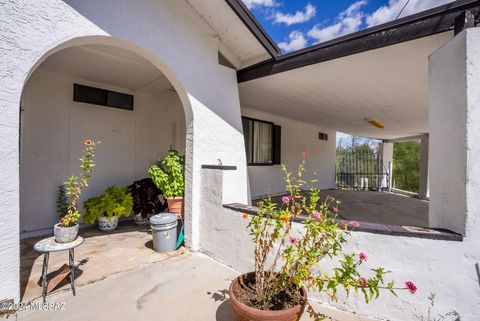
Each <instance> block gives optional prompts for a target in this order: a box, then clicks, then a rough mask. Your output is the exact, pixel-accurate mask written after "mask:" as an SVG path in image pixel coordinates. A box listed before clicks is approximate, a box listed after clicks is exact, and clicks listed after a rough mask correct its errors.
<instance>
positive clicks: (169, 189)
mask: <svg viewBox="0 0 480 321" xmlns="http://www.w3.org/2000/svg"><path fill="white" fill-rule="evenodd" d="M184 165H185V159H184V156H182V155H180V154H179V153H178V151H176V150H173V149H171V150H170V151H169V152H168V154H167V156H165V158H164V159H163V160H162V161H161V162H160V163H159V164H158V165H152V166H150V168H149V169H148V173H149V174H150V176H151V177H152V180H153V182H154V183H155V185H156V186H157V187H158V188H159V189H160V190H161V191H162V192H163V196H164V197H165V198H166V199H167V204H168V210H169V212H171V213H174V214H177V215H179V216H182V215H183V194H184V189H185V182H184Z"/></svg>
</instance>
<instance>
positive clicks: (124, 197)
mask: <svg viewBox="0 0 480 321" xmlns="http://www.w3.org/2000/svg"><path fill="white" fill-rule="evenodd" d="M83 207H84V209H85V214H84V216H83V220H84V221H85V223H89V224H93V223H94V222H95V220H96V219H97V218H99V217H102V216H105V217H108V218H111V217H112V216H117V217H121V216H129V215H130V214H131V213H132V207H133V198H132V195H131V194H130V191H129V190H128V188H118V187H115V185H114V186H110V187H109V188H107V189H106V190H105V192H104V193H103V194H102V195H100V196H97V197H92V198H89V199H88V200H86V201H85V202H84V203H83Z"/></svg>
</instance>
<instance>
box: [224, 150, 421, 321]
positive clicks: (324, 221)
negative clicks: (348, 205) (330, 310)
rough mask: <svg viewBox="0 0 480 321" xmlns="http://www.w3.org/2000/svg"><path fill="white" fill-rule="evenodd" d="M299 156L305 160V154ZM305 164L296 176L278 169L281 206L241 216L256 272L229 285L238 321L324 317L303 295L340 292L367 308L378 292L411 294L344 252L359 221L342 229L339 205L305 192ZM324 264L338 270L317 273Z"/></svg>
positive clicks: (266, 203)
mask: <svg viewBox="0 0 480 321" xmlns="http://www.w3.org/2000/svg"><path fill="white" fill-rule="evenodd" d="M303 156H304V158H307V157H308V153H303ZM305 165H306V162H305V160H303V161H302V162H301V164H300V165H299V168H298V170H297V172H296V175H293V174H292V173H291V172H288V171H287V169H286V168H285V166H284V165H282V170H283V173H284V180H285V183H286V190H287V191H288V195H286V196H284V197H282V204H279V205H277V204H276V203H275V202H273V201H272V199H271V198H268V199H265V200H263V201H261V202H260V203H259V209H258V212H257V215H247V214H244V218H248V217H250V220H249V223H248V229H249V232H250V235H251V236H252V239H253V242H254V245H255V249H254V257H255V264H254V268H255V270H254V271H253V272H250V273H247V274H244V275H241V276H239V277H238V278H236V279H235V280H234V281H233V282H232V283H231V285H230V288H229V295H230V299H231V304H232V308H233V310H234V312H235V314H236V315H237V317H238V319H239V320H252V321H257V320H258V321H260V320H276V321H282V320H291V321H293V320H299V319H300V317H301V316H302V314H303V313H304V311H305V310H306V311H307V312H308V313H309V315H310V316H311V317H312V319H314V320H324V319H326V318H328V317H327V316H326V315H322V314H319V313H316V312H315V310H314V309H313V307H312V306H311V305H310V304H309V303H308V300H307V290H309V291H320V292H324V293H326V294H327V295H328V296H330V297H331V298H334V299H336V298H337V291H338V289H340V288H341V289H343V290H344V291H345V292H346V293H347V295H348V294H349V293H351V292H353V293H355V294H357V293H361V294H363V296H364V298H365V301H366V302H367V303H368V302H370V301H371V300H372V299H375V298H378V296H379V295H380V293H381V290H382V289H385V290H387V291H390V292H391V293H393V294H394V295H396V294H395V290H399V289H408V290H410V292H411V293H415V291H416V287H415V285H414V284H413V283H412V282H407V283H406V285H405V287H400V288H399V287H395V286H394V281H387V280H386V274H387V273H388V271H386V270H385V269H384V268H382V267H377V268H375V269H371V270H370V273H368V272H366V271H364V270H363V269H362V268H361V266H362V264H363V263H364V262H365V261H366V260H367V254H366V253H364V252H360V253H348V254H347V253H344V250H343V247H344V245H346V244H347V242H348V236H349V234H350V229H351V228H352V227H354V226H358V222H350V223H344V224H341V223H340V222H339V220H338V219H337V212H338V207H339V203H338V202H336V201H335V200H334V198H333V197H327V198H326V199H325V200H323V201H322V200H321V198H320V191H319V190H318V189H317V188H315V187H310V188H309V189H308V193H305V192H304V190H305V189H306V188H307V185H313V183H314V182H315V180H310V181H309V182H307V180H306V179H305V174H306V168H305ZM309 183H311V184H309ZM294 221H301V222H302V223H303V228H298V227H296V226H295V225H294ZM325 260H333V262H337V263H338V265H337V266H336V267H335V268H333V269H332V270H330V272H328V271H327V270H324V269H322V267H323V264H322V263H323V262H324V261H325Z"/></svg>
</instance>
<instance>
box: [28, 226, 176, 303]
mask: <svg viewBox="0 0 480 321" xmlns="http://www.w3.org/2000/svg"><path fill="white" fill-rule="evenodd" d="M79 235H81V236H83V238H84V239H85V241H84V243H83V244H82V245H81V246H79V247H77V248H76V249H75V265H76V267H77V269H78V271H77V273H76V277H75V284H76V285H77V286H81V285H84V284H89V283H92V282H96V281H99V280H103V279H105V278H106V277H109V276H111V275H114V274H116V273H120V272H125V271H130V270H134V269H137V268H139V267H141V266H143V265H145V264H150V263H154V262H159V261H161V260H164V259H166V258H169V257H171V256H175V255H180V254H181V253H182V252H184V251H185V249H183V248H180V249H179V250H177V251H176V252H172V253H168V254H167V253H157V252H155V251H153V249H152V235H151V232H150V231H149V229H148V228H147V227H139V226H135V225H134V224H133V222H130V221H125V222H120V224H119V226H118V228H117V229H116V230H115V231H114V232H110V233H105V232H102V231H100V230H98V229H97V228H96V227H95V226H91V227H87V228H84V229H81V230H80V232H79ZM42 238H43V237H37V238H29V239H23V240H22V241H21V244H20V252H21V255H20V289H21V298H22V302H29V301H31V300H33V299H35V298H38V297H40V296H41V293H42V292H41V291H42V289H41V287H40V285H39V280H40V276H41V273H42V262H43V254H41V253H39V252H36V251H35V250H34V249H33V245H34V244H35V243H36V242H37V241H38V240H40V239H42ZM65 263H68V251H62V252H54V253H50V258H49V264H48V272H49V276H51V275H52V274H54V272H55V271H56V270H58V269H59V268H60V267H61V266H62V265H63V264H65ZM68 289H70V284H69V283H68V282H67V280H65V281H64V282H63V283H61V284H60V286H59V287H57V288H56V289H55V290H54V292H58V291H65V290H68Z"/></svg>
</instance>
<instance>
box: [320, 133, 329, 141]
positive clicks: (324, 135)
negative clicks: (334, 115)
mask: <svg viewBox="0 0 480 321" xmlns="http://www.w3.org/2000/svg"><path fill="white" fill-rule="evenodd" d="M318 139H320V140H328V134H325V133H318Z"/></svg>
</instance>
